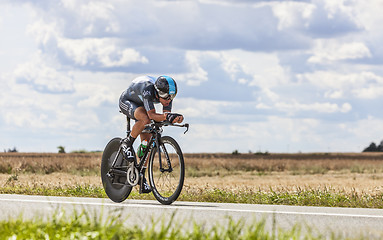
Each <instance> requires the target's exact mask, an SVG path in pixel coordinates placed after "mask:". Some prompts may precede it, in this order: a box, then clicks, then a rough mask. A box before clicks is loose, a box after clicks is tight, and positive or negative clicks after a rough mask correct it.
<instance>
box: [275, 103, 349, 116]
mask: <svg viewBox="0 0 383 240" xmlns="http://www.w3.org/2000/svg"><path fill="white" fill-rule="evenodd" d="M275 107H276V108H278V109H279V110H280V111H284V112H288V113H289V114H291V113H294V112H299V111H315V112H319V113H336V112H341V113H347V112H349V111H350V110H351V109H352V107H351V105H350V104H349V103H343V104H342V105H341V106H339V105H338V104H336V103H330V102H325V103H318V102H316V103H310V104H304V103H299V102H297V101H292V102H291V103H285V102H278V103H276V104H275Z"/></svg>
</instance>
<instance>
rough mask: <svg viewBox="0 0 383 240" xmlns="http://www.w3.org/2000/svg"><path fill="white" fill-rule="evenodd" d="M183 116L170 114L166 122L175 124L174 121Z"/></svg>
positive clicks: (167, 115)
mask: <svg viewBox="0 0 383 240" xmlns="http://www.w3.org/2000/svg"><path fill="white" fill-rule="evenodd" d="M180 116H182V115H181V114H178V113H168V114H166V120H167V121H169V122H171V123H173V121H174V120H175V119H176V118H177V117H180Z"/></svg>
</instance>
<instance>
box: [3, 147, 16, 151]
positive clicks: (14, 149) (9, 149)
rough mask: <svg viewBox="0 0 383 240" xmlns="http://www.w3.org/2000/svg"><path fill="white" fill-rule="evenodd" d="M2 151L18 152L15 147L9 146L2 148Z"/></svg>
mask: <svg viewBox="0 0 383 240" xmlns="http://www.w3.org/2000/svg"><path fill="white" fill-rule="evenodd" d="M4 152H18V151H17V149H16V147H14V148H13V149H11V148H8V150H7V149H4Z"/></svg>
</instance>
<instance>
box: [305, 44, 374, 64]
mask: <svg viewBox="0 0 383 240" xmlns="http://www.w3.org/2000/svg"><path fill="white" fill-rule="evenodd" d="M370 57H371V52H370V50H369V49H368V47H367V46H366V45H365V44H364V43H362V42H351V43H339V42H337V41H334V40H325V39H319V40H317V41H316V42H315V47H314V49H313V56H311V57H310V58H309V59H308V60H307V61H308V62H309V63H319V64H333V63H334V61H339V60H352V59H360V58H370Z"/></svg>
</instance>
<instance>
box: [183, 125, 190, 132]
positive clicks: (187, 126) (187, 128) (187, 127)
mask: <svg viewBox="0 0 383 240" xmlns="http://www.w3.org/2000/svg"><path fill="white" fill-rule="evenodd" d="M184 127H186V130H185V132H184V134H186V132H187V131H189V123H185V124H184Z"/></svg>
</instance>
